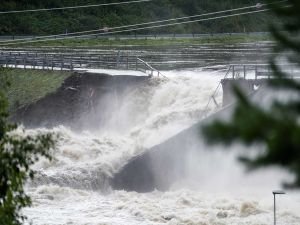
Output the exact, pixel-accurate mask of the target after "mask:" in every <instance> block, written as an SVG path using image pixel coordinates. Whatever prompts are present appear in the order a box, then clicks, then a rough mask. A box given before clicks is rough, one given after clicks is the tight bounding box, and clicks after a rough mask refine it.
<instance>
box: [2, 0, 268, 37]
mask: <svg viewBox="0 0 300 225" xmlns="http://www.w3.org/2000/svg"><path fill="white" fill-rule="evenodd" d="M119 1H121V0H114V1H112V0H102V1H99V0H72V1H70V0H1V3H0V11H10V10H23V9H37V8H53V7H64V6H74V5H86V4H100V3H110V2H119ZM123 1H127V0H123ZM258 2H259V1H257V0H154V1H151V2H144V3H137V4H128V5H114V6H104V7H94V8H84V9H71V10H70V9H69V10H60V11H49V12H31V13H21V14H6V15H0V34H1V35H24V34H26V35H27V34H33V35H44V34H60V33H65V32H66V31H67V32H76V31H84V30H92V29H100V28H103V27H114V26H122V25H128V24H136V23H143V22H149V21H155V20H162V19H169V18H175V17H182V16H189V15H195V14H202V13H207V12H216V11H220V10H225V9H233V8H237V7H243V6H249V5H255V4H257V3H258ZM212 17H213V16H212ZM270 20H272V16H271V15H270V14H268V13H261V14H253V15H246V16H238V17H232V18H226V19H219V20H211V21H206V22H199V23H191V24H186V25H178V26H173V27H165V28H155V29H151V30H142V31H138V32H137V33H143V34H147V33H152V34H153V33H220V32H253V31H267V30H268V24H269V21H270ZM132 33H134V32H131V34H132Z"/></svg>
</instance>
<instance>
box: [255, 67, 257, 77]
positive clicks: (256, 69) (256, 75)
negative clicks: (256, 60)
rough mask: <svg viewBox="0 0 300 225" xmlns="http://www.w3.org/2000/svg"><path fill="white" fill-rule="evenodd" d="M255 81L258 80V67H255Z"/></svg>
mask: <svg viewBox="0 0 300 225" xmlns="http://www.w3.org/2000/svg"><path fill="white" fill-rule="evenodd" d="M255 80H257V65H255Z"/></svg>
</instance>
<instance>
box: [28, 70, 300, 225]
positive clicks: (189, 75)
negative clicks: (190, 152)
mask: <svg viewBox="0 0 300 225" xmlns="http://www.w3.org/2000/svg"><path fill="white" fill-rule="evenodd" d="M163 73H164V75H165V76H166V77H167V78H163V79H162V78H159V79H158V78H153V79H152V81H151V82H150V84H147V85H144V86H140V87H137V88H135V89H133V90H132V91H131V92H130V93H128V95H126V96H124V98H123V101H122V102H119V104H118V105H115V106H114V107H111V109H110V110H111V111H110V115H111V116H110V119H109V120H107V121H106V122H105V123H104V124H101V128H100V129H98V130H95V129H90V130H89V129H87V130H83V131H79V130H72V129H70V128H68V127H65V126H63V125H61V126H58V127H55V128H53V129H45V128H40V129H34V130H28V131H27V132H31V133H33V134H34V133H40V132H53V133H55V134H57V135H58V140H57V141H58V144H57V148H56V149H55V150H54V152H53V154H54V157H55V159H54V160H53V161H51V162H48V161H46V160H40V161H39V162H38V163H37V164H36V165H35V169H36V170H37V175H36V178H35V180H34V181H32V182H30V183H29V184H28V185H27V190H28V192H29V193H30V195H31V197H32V199H33V207H32V208H27V209H25V210H24V213H25V215H27V216H28V218H29V220H31V221H32V222H33V224H43V225H44V224H51V225H52V224H99V225H100V224H101V225H104V224H105V225H123V224H124V225H135V224H136V225H141V224H144V225H152V224H153V225H155V224H169V225H175V224H176V225H177V224H178V225H179V224H188V225H196V224H197V225H217V224H218V225H220V224H236V225H241V224H245V225H246V224H247V225H249V224H250V225H258V224H261V225H263V224H271V223H272V218H273V217H272V216H273V214H272V209H273V208H272V207H273V202H272V195H271V191H272V189H273V188H274V189H276V188H278V187H280V181H282V179H283V178H284V179H286V178H287V179H291V176H290V175H289V174H288V173H287V172H285V171H282V170H280V169H279V168H271V169H268V170H263V171H259V172H258V173H255V174H252V175H246V174H245V172H244V170H243V167H242V166H241V165H239V164H238V163H237V162H236V160H235V158H236V157H235V156H236V153H237V152H238V151H239V149H241V148H244V147H242V146H240V145H236V146H234V148H235V151H230V152H224V151H219V149H221V148H224V147H222V146H217V147H214V148H215V151H212V150H210V149H208V148H209V147H208V146H206V145H205V144H204V143H203V142H201V140H200V141H199V145H198V146H197V147H198V148H199V152H198V153H197V157H192V158H191V160H190V163H189V167H190V168H189V169H190V174H188V176H186V177H183V178H182V180H180V181H176V182H174V185H173V186H172V187H171V189H170V190H169V191H167V192H160V191H153V192H151V193H145V194H140V193H136V192H127V191H116V190H112V188H111V187H110V184H109V182H108V179H109V178H111V177H113V176H114V174H115V173H117V172H118V171H119V170H121V169H122V168H123V166H124V165H126V164H127V163H128V162H129V161H130V160H131V159H132V158H133V157H135V156H137V155H141V154H143V153H144V152H145V151H147V150H148V149H149V148H151V147H153V146H155V145H158V144H160V143H162V142H163V141H165V140H167V139H168V138H170V137H172V136H174V135H176V134H177V133H179V132H180V131H182V130H184V129H186V128H188V127H190V126H192V125H194V124H196V123H197V122H199V121H200V120H201V119H202V118H203V117H204V116H205V115H207V112H208V114H211V113H213V112H215V111H216V110H218V107H217V105H215V104H209V105H208V107H207V103H208V101H209V98H210V96H211V95H212V93H213V92H214V90H215V89H216V87H217V85H218V83H219V82H220V80H221V78H222V77H223V76H224V72H223V71H217V72H207V71H203V70H201V69H195V70H192V71H191V70H181V71H165V72H163ZM221 98H222V93H218V95H217V96H216V100H217V102H219V103H220V102H221ZM107 101H109V99H107ZM94 110H95V111H94V113H101V108H99V109H98V108H96V109H94ZM80 116H81V118H84V115H80ZM84 119H85V120H86V121H87V123H88V120H89V117H87V118H84ZM199 139H201V137H200V135H199ZM195 143H198V140H197V141H195ZM196 159H197V160H196ZM166 163H168V162H166ZM278 201H279V203H280V204H279V208H278V224H290V225H299V224H300V217H299V208H300V195H299V194H298V193H296V192H295V193H290V194H289V195H287V196H285V197H280V198H279V199H278Z"/></svg>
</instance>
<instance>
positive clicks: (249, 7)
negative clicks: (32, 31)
mask: <svg viewBox="0 0 300 225" xmlns="http://www.w3.org/2000/svg"><path fill="white" fill-rule="evenodd" d="M281 2H286V0H284V1H278V2H274V3H269V4H259V6H258V5H252V6H246V7H241V8H235V9H229V10H222V11H217V12H210V13H204V14H198V15H193V16H185V17H178V18H172V19H167V20H158V21H152V22H146V23H138V24H131V25H124V26H119V27H112V28H108V29H109V30H110V32H106V34H108V33H111V31H112V30H117V29H123V28H130V27H137V26H142V25H150V24H156V23H163V22H170V21H177V20H185V19H192V18H197V17H203V16H209V15H214V14H221V13H227V12H234V11H240V10H245V9H251V8H258V7H259V8H261V7H264V6H267V5H271V4H278V3H281ZM99 31H102V32H103V31H105V28H102V29H96V30H88V31H79V32H72V33H68V34H65V33H64V34H56V35H47V36H40V37H37V38H35V39H32V38H23V39H15V40H6V41H0V43H12V42H19V41H29V40H35V41H37V39H44V38H47V39H48V38H59V37H66V36H70V35H76V34H86V33H93V32H99Z"/></svg>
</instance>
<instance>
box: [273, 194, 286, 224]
mask: <svg viewBox="0 0 300 225" xmlns="http://www.w3.org/2000/svg"><path fill="white" fill-rule="evenodd" d="M272 193H273V196H274V225H276V195H284V194H285V192H284V191H273V192H272Z"/></svg>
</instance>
